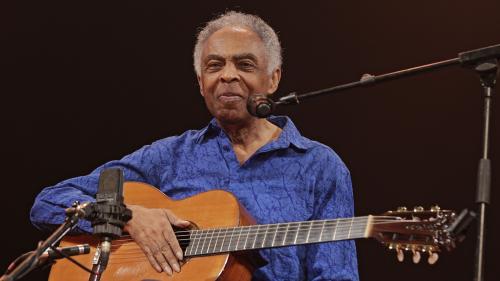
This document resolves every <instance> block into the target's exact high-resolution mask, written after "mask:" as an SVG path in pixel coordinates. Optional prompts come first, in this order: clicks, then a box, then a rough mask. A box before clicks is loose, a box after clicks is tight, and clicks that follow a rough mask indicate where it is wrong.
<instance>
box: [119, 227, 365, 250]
mask: <svg viewBox="0 0 500 281" xmlns="http://www.w3.org/2000/svg"><path fill="white" fill-rule="evenodd" d="M316 230H319V228H318V229H316ZM333 230H335V227H325V228H324V229H323V232H324V233H325V234H322V235H321V237H323V236H325V237H326V236H328V235H329V234H330V235H331V233H333V232H332V231H333ZM337 230H338V231H337V233H336V236H339V237H340V236H341V235H344V234H345V233H346V232H347V230H348V228H345V227H344V228H340V229H337ZM350 230H351V234H354V233H356V232H360V233H364V232H365V230H366V228H365V227H364V226H356V227H352V228H350ZM289 232H290V233H292V232H291V231H289ZM329 232H330V233H329ZM265 233H266V232H258V233H251V232H247V233H242V234H241V235H239V233H238V234H237V235H236V236H239V237H241V238H245V239H246V236H250V235H252V234H255V238H256V237H258V235H259V234H265ZM276 233H287V234H288V232H286V231H276ZM268 234H271V235H273V234H274V232H269V233H268ZM304 236H306V234H303V233H298V234H297V237H298V238H297V239H299V238H303V237H304ZM227 237H233V238H234V239H236V237H234V236H231V235H226V236H220V235H219V236H218V237H207V236H205V237H193V238H192V239H180V240H178V241H179V242H180V243H179V244H183V243H184V242H189V241H191V240H194V239H198V240H197V242H198V243H199V241H202V239H204V240H205V241H206V240H209V239H212V240H213V241H215V240H220V239H224V238H227ZM241 238H238V239H241ZM282 238H283V237H282ZM132 241H133V239H131V240H130V242H132ZM228 241H230V240H229V239H228ZM234 241H237V240H234ZM134 244H135V243H127V244H113V245H112V246H111V247H112V248H119V247H123V246H127V245H134ZM183 245H185V243H184V244H183Z"/></svg>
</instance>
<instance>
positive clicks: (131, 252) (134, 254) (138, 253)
mask: <svg viewBox="0 0 500 281" xmlns="http://www.w3.org/2000/svg"><path fill="white" fill-rule="evenodd" d="M361 233H363V232H359V233H357V235H361ZM322 242H332V241H328V240H325V241H312V242H310V243H322ZM297 244H300V243H297ZM131 246H132V245H131ZM134 246H135V248H134V249H127V250H120V251H119V252H118V253H114V254H112V255H111V258H110V259H112V260H115V259H120V260H122V259H128V258H138V257H142V258H144V259H146V256H145V254H144V253H143V251H142V250H141V249H140V247H139V246H138V245H137V244H134ZM282 246H283V247H286V246H293V245H276V246H275V247H282ZM261 248H273V247H271V246H269V245H267V246H266V245H264V246H263V247H255V248H253V249H261ZM206 250H207V251H205V252H204V251H201V252H200V253H194V254H193V253H192V254H189V255H186V254H185V256H186V257H194V256H199V255H207V254H217V253H225V252H231V251H239V250H247V249H244V248H241V249H240V248H234V249H229V248H228V249H227V250H219V251H215V249H212V250H213V251H208V250H209V249H208V248H207V249H206ZM248 250H251V249H248Z"/></svg>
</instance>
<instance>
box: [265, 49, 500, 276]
mask: <svg viewBox="0 0 500 281" xmlns="http://www.w3.org/2000/svg"><path fill="white" fill-rule="evenodd" d="M499 58H500V44H498V45H494V46H489V47H485V48H481V49H476V50H471V51H467V52H462V53H459V54H458V57H457V58H453V59H449V60H444V61H440V62H435V63H430V64H426V65H422V66H417V67H412V68H408V69H404V70H400V71H396V72H391V73H387V74H382V75H378V76H375V75H371V74H364V75H363V76H362V77H361V79H360V80H359V81H356V82H352V83H347V84H343V85H339V86H335V87H331V88H326V89H322V90H317V91H313V92H308V93H304V94H300V95H297V93H291V94H288V95H286V96H284V97H281V98H280V99H278V101H275V102H272V101H271V106H268V107H269V108H270V110H269V114H268V115H270V114H271V113H272V109H274V106H276V105H289V104H299V103H300V101H302V100H305V99H309V98H313V97H317V96H322V95H327V94H333V93H337V92H340V91H344V90H347V89H351V88H356V87H360V86H369V85H373V84H376V83H379V82H384V81H390V80H394V79H399V78H402V77H406V76H410V75H416V74H419V73H423V72H429V71H431V70H435V69H439V68H443V67H447V66H451V65H456V64H461V65H462V66H463V67H466V68H471V69H473V70H474V71H475V72H476V73H478V74H479V79H480V82H481V86H482V87H483V91H484V95H483V99H484V107H483V136H482V138H483V143H482V157H481V159H480V160H479V166H478V174H477V187H476V188H477V189H476V204H477V208H478V213H479V215H478V224H477V242H476V243H477V244H476V255H475V263H474V281H483V279H484V243H485V232H486V225H485V220H486V207H487V205H489V204H490V189H491V161H490V159H488V152H489V131H490V116H491V99H492V96H493V88H494V86H495V82H496V77H497V72H498V60H499ZM266 113H267V112H266ZM259 117H265V116H259Z"/></svg>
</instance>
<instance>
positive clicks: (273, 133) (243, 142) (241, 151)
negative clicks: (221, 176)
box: [218, 118, 281, 164]
mask: <svg viewBox="0 0 500 281" xmlns="http://www.w3.org/2000/svg"><path fill="white" fill-rule="evenodd" d="M218 122H219V125H220V126H221V127H222V129H224V131H225V132H226V134H227V135H228V137H229V139H230V140H231V143H232V145H233V151H234V153H235V154H236V158H238V162H240V164H243V163H245V162H246V161H247V160H248V159H249V158H250V157H251V156H252V155H253V154H254V153H255V152H256V151H257V150H259V148H261V147H262V146H264V145H265V144H266V143H268V142H270V141H273V140H275V139H277V138H278V137H279V135H280V133H281V129H280V128H279V127H278V126H276V125H274V124H272V123H271V122H269V121H267V120H266V119H258V118H251V119H249V121H248V122H246V123H238V124H234V123H232V124H225V123H224V122H220V121H218Z"/></svg>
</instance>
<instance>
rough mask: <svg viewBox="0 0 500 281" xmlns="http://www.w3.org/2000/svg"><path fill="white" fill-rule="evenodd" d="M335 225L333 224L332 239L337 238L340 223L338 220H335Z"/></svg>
mask: <svg viewBox="0 0 500 281" xmlns="http://www.w3.org/2000/svg"><path fill="white" fill-rule="evenodd" d="M334 222H335V225H334V226H333V238H332V240H335V235H337V225H338V224H339V222H338V220H335V221H334Z"/></svg>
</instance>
